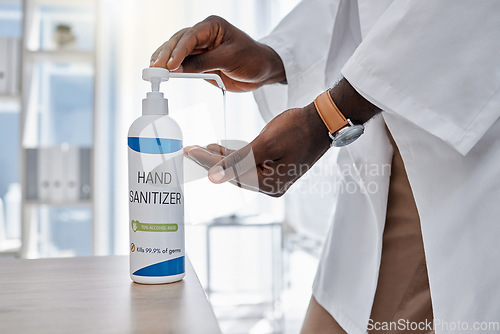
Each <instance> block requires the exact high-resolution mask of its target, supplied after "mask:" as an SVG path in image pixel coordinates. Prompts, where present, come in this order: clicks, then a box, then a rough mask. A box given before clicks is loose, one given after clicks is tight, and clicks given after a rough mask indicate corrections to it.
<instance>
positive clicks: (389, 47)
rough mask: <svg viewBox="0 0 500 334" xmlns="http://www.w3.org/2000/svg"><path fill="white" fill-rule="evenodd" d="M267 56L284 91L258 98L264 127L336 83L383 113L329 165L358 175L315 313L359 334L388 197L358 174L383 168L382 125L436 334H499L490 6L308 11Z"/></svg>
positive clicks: (495, 62)
mask: <svg viewBox="0 0 500 334" xmlns="http://www.w3.org/2000/svg"><path fill="white" fill-rule="evenodd" d="M263 42H264V43H266V44H268V45H270V46H271V47H272V48H273V49H275V50H276V52H277V53H278V54H279V55H280V56H281V58H282V60H283V62H284V65H285V70H286V75H287V81H288V85H286V86H285V85H281V86H280V85H272V86H269V87H263V88H261V89H259V90H258V91H256V92H255V96H256V100H257V101H258V103H259V106H260V108H261V111H262V114H263V116H264V117H265V118H267V119H270V118H271V117H273V116H274V115H276V114H277V113H279V112H281V111H283V110H284V109H286V108H287V107H288V108H289V107H300V106H304V105H306V104H308V103H310V102H311V101H312V100H313V99H314V98H315V97H316V95H318V94H319V93H320V92H321V91H323V90H325V89H327V88H329V87H331V86H333V84H334V83H335V81H336V80H338V79H339V78H340V77H341V74H342V75H343V76H345V77H346V79H347V80H348V81H349V82H350V83H351V84H352V85H353V86H354V87H355V88H356V90H357V91H358V92H359V93H360V94H361V95H363V96H364V97H365V98H366V99H367V100H369V101H370V102H372V103H373V104H375V105H377V106H378V107H380V108H381V109H383V110H384V112H383V117H376V118H375V119H373V120H371V121H370V122H369V123H368V124H367V131H366V133H365V134H364V135H363V136H362V137H361V138H360V139H359V140H358V141H356V142H355V143H353V144H351V145H350V146H349V147H348V148H344V149H341V150H340V151H339V154H338V161H337V163H338V164H339V165H341V166H344V167H345V166H352V164H354V166H355V168H353V172H351V173H344V174H343V179H342V182H344V183H346V184H347V183H349V184H355V185H357V186H358V187H357V188H356V191H354V192H353V191H350V192H348V191H342V192H339V193H338V194H337V195H338V196H336V202H335V203H332V204H331V206H332V207H334V208H335V210H334V212H333V219H332V223H331V226H330V229H329V233H328V237H327V239H326V242H325V246H324V249H323V254H322V257H321V260H320V265H319V267H318V272H317V275H316V279H315V283H314V286H313V294H314V296H315V298H316V300H317V301H318V302H319V303H320V304H321V305H322V306H323V307H324V308H325V309H326V310H327V311H328V312H329V313H330V314H331V315H332V316H333V317H334V318H335V319H336V320H337V321H338V323H339V324H340V325H341V326H342V327H343V328H344V329H345V330H346V331H347V332H348V333H365V332H366V328H367V324H368V320H369V317H370V312H371V307H372V304H373V298H374V295H375V289H376V286H377V279H378V270H379V267H380V256H381V249H382V234H383V229H384V224H385V212H386V207H387V194H388V184H389V173H368V172H366V171H367V168H368V170H369V169H370V167H373V166H385V165H387V164H390V163H391V159H392V147H391V145H390V143H389V141H388V138H387V135H386V133H385V130H384V122H385V123H386V124H387V126H388V127H389V129H390V131H391V133H392V134H393V137H394V139H395V141H396V143H397V145H398V148H399V149H400V152H401V156H402V158H403V161H404V163H405V167H406V171H407V174H408V179H409V181H410V185H411V187H412V190H413V194H414V197H415V202H416V204H417V208H418V212H419V215H420V220H421V227H422V236H423V241H424V249H425V254H426V260H427V268H428V274H429V284H430V289H431V297H432V302H433V311H434V318H435V325H436V333H459V332H464V333H465V332H467V333H469V332H470V333H478V332H480V333H500V329H499V328H498V327H495V324H490V325H488V322H499V321H500V299H499V297H500V261H499V260H500V122H499V121H498V118H499V116H500V1H497V0H481V1H470V0H469V1H467V0H440V1H435V0H434V1H432V0H413V1H412V0H394V1H393V0H358V1H356V0H304V1H303V2H301V3H300V4H299V5H298V6H297V7H296V8H295V9H294V10H293V11H292V12H291V13H290V14H289V15H288V16H287V17H286V18H285V19H284V20H283V21H282V22H281V23H280V24H279V25H278V27H277V28H276V29H275V30H274V31H273V33H272V34H271V35H270V36H269V37H267V38H265V39H264V40H263ZM279 92H281V93H282V94H281V95H279V94H278V93H279ZM280 96H281V98H280ZM363 168H364V169H363ZM369 187H372V190H373V189H376V191H371V190H370V189H369ZM334 269H335V270H334ZM481 322H483V323H481ZM484 322H486V324H485V323H484ZM477 326H490V327H489V328H488V329H486V330H482V331H479V328H477ZM496 326H498V324H497V325H496ZM483 329H484V328H483Z"/></svg>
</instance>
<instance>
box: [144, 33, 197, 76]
mask: <svg viewBox="0 0 500 334" xmlns="http://www.w3.org/2000/svg"><path fill="white" fill-rule="evenodd" d="M189 29H190V28H184V29H182V30H179V31H178V32H176V33H175V34H174V35H173V36H172V37H171V38H170V39H169V40H168V41H166V42H165V43H163V44H162V45H161V46H160V47H159V48H158V49H157V50H156V51H155V52H154V53H153V55H152V56H151V61H150V66H152V67H162V68H167V69H168V70H176V69H177V68H178V67H179V66H177V67H175V68H174V67H172V66H167V63H168V61H169V60H170V57H171V55H172V51H173V50H174V48H175V47H176V45H177V44H178V43H179V40H180V39H181V37H182V36H183V35H184V34H185V33H186V31H188V30H189Z"/></svg>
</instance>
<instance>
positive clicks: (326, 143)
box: [303, 103, 332, 149]
mask: <svg viewBox="0 0 500 334" xmlns="http://www.w3.org/2000/svg"><path fill="white" fill-rule="evenodd" d="M303 110H304V113H305V115H306V122H307V123H306V124H307V125H308V127H307V128H308V130H309V133H308V135H309V136H310V137H311V138H313V142H314V143H315V145H319V146H320V147H321V148H324V149H328V148H330V145H331V143H332V139H331V138H330V136H329V135H328V128H327V127H326V125H325V123H324V122H323V120H322V119H321V117H320V116H319V114H318V112H317V110H316V107H315V106H314V103H311V104H309V105H307V106H305V107H304V108H303Z"/></svg>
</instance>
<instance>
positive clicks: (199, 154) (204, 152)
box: [185, 146, 224, 169]
mask: <svg viewBox="0 0 500 334" xmlns="http://www.w3.org/2000/svg"><path fill="white" fill-rule="evenodd" d="M185 152H186V154H187V156H188V157H189V158H190V159H191V160H193V161H194V162H196V163H197V164H198V165H200V166H202V167H205V168H207V169H210V168H211V167H212V166H213V165H215V164H217V163H218V162H219V161H221V160H222V159H224V156H223V155H219V154H216V153H214V152H213V151H210V150H208V149H205V148H203V147H200V146H190V147H186V148H185Z"/></svg>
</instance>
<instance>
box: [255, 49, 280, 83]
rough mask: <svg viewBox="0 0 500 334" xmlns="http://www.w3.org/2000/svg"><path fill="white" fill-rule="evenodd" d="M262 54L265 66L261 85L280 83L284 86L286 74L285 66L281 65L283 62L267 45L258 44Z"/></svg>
mask: <svg viewBox="0 0 500 334" xmlns="http://www.w3.org/2000/svg"><path fill="white" fill-rule="evenodd" d="M259 45H260V47H261V49H262V51H263V53H262V54H264V55H265V64H266V68H265V70H264V72H265V73H266V75H265V76H264V79H263V83H262V84H263V85H268V84H273V83H282V84H286V73H285V66H284V65H283V61H282V60H281V57H280V56H279V55H278V53H277V52H276V51H274V49H273V48H271V47H270V46H269V45H266V44H262V43H259Z"/></svg>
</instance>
